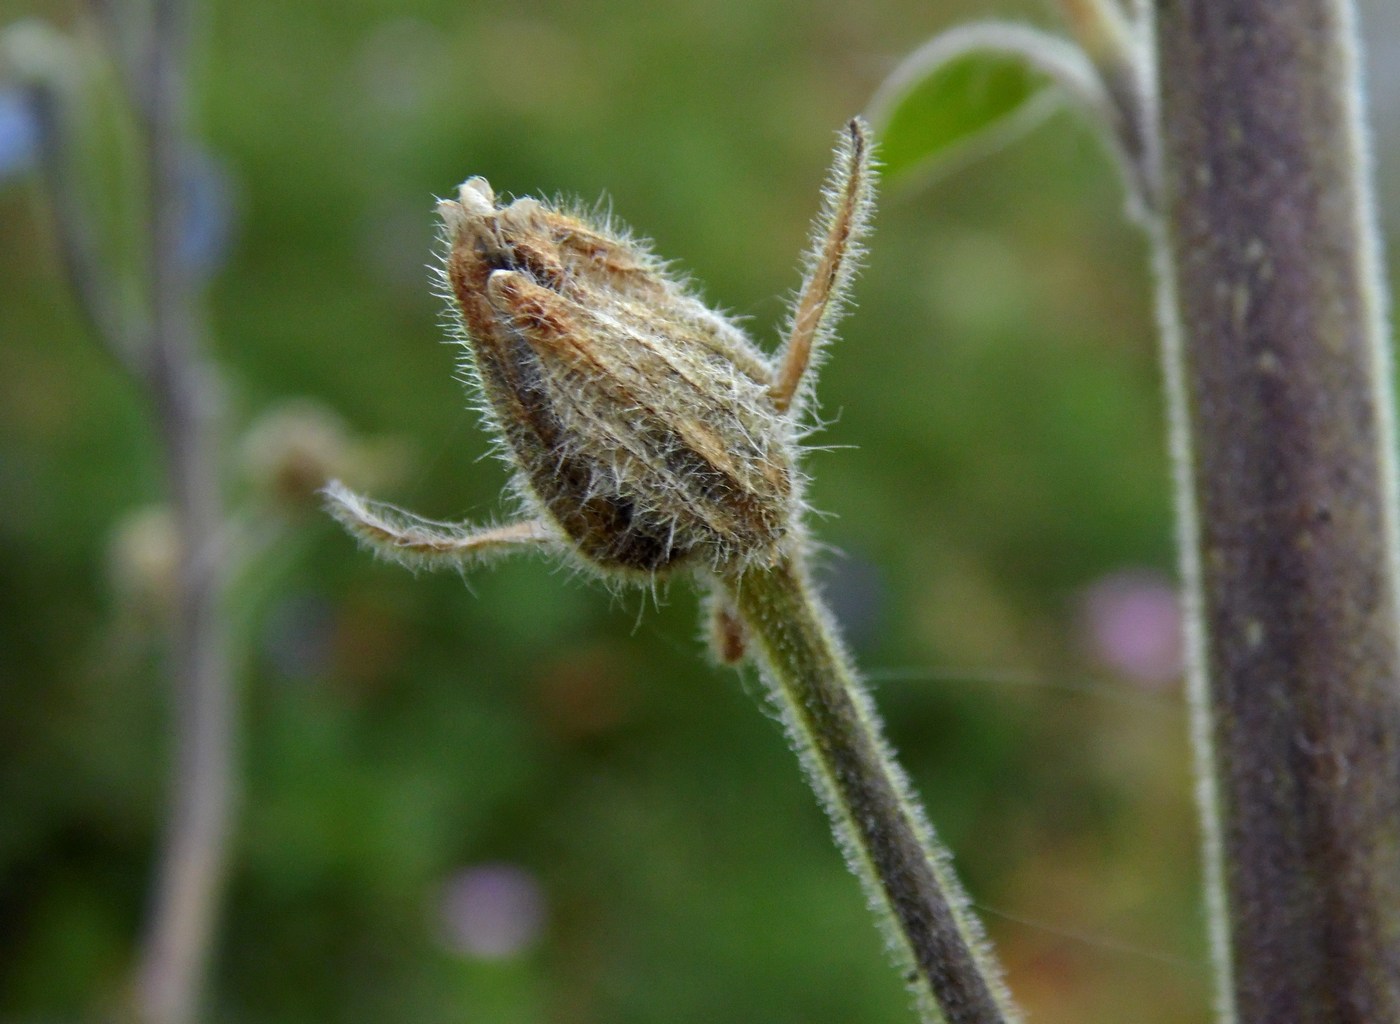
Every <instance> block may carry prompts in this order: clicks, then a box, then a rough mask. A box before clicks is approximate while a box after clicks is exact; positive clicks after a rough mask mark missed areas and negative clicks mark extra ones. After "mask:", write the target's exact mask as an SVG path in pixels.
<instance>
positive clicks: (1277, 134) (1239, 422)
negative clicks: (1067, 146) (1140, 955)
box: [1152, 0, 1400, 1024]
mask: <svg viewBox="0 0 1400 1024" xmlns="http://www.w3.org/2000/svg"><path fill="white" fill-rule="evenodd" d="M1152 9H1153V15H1154V18H1153V20H1154V21H1155V33H1156V39H1155V54H1156V63H1157V80H1158V85H1157V92H1158V96H1159V99H1160V105H1161V122H1160V123H1161V143H1162V150H1161V176H1160V180H1161V183H1162V202H1161V206H1160V213H1161V220H1160V222H1159V224H1158V226H1157V230H1156V233H1155V241H1156V244H1157V262H1158V270H1159V280H1160V282H1161V301H1160V306H1161V313H1162V321H1163V327H1164V332H1165V339H1166V365H1167V374H1168V378H1169V383H1170V391H1171V414H1172V419H1173V431H1174V442H1175V446H1176V461H1177V486H1178V495H1179V501H1178V504H1179V511H1180V515H1181V522H1182V530H1181V533H1182V560H1183V569H1184V576H1185V581H1186V587H1187V591H1188V597H1189V600H1190V602H1191V604H1192V608H1191V619H1192V620H1193V623H1194V630H1193V633H1192V636H1191V637H1190V646H1191V653H1192V658H1191V660H1192V671H1191V682H1192V690H1193V702H1194V714H1195V733H1196V740H1197V750H1198V761H1199V769H1200V771H1199V774H1200V777H1201V779H1202V793H1203V799H1202V804H1203V813H1204V817H1205V825H1206V832H1207V844H1208V851H1207V865H1208V873H1209V875H1210V876H1211V877H1210V886H1211V889H1212V897H1213V904H1214V907H1213V911H1214V912H1213V915H1212V916H1213V921H1214V926H1215V932H1216V934H1215V936H1214V938H1215V944H1216V954H1217V960H1218V962H1219V965H1220V972H1221V992H1220V999H1219V1002H1220V1017H1221V1019H1222V1020H1224V1021H1240V1022H1245V1024H1266V1022H1277V1021H1289V1022H1291V1024H1321V1022H1327V1024H1375V1022H1378V1021H1395V1020H1400V628H1397V598H1396V592H1397V542H1396V520H1397V515H1396V496H1395V482H1396V467H1395V453H1394V445H1395V436H1394V416H1393V397H1392V393H1391V387H1392V385H1391V362H1390V355H1389V350H1388V329H1387V325H1386V316H1387V299H1386V295H1385V290H1384V285H1383V277H1382V270H1381V257H1380V252H1379V245H1378V242H1377V238H1376V228H1375V218H1374V210H1373V203H1372V196H1371V192H1370V166H1369V157H1368V153H1367V149H1366V144H1365V137H1364V134H1363V127H1362V112H1361V101H1360V87H1359V72H1358V66H1357V62H1358V58H1357V52H1356V38H1355V24H1354V14H1353V11H1352V5H1351V3H1350V2H1349V0H1157V2H1155V3H1154V4H1153V5H1152Z"/></svg>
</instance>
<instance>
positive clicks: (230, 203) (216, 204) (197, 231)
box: [180, 149, 239, 281]
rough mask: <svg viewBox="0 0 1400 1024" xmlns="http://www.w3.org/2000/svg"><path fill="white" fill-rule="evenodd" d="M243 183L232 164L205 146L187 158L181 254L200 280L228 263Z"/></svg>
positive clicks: (205, 278) (186, 264) (207, 277)
mask: <svg viewBox="0 0 1400 1024" xmlns="http://www.w3.org/2000/svg"><path fill="white" fill-rule="evenodd" d="M238 198H239V186H238V181H237V179H236V178H235V177H234V175H233V172H232V171H231V170H230V169H229V167H228V165H227V164H226V163H224V162H223V161H222V160H220V159H219V158H218V157H216V156H214V154H212V153H210V152H209V151H208V150H205V149H194V150H192V151H191V152H190V153H189V155H188V156H187V157H186V160H185V183H184V196H183V200H184V204H185V230H184V235H183V237H182V239H181V248H180V257H181V259H182V260H183V261H184V263H185V266H186V267H188V268H189V269H190V272H191V273H192V274H193V275H194V276H195V277H196V278H197V279H198V280H201V281H203V280H208V279H209V278H210V277H212V276H213V275H214V274H216V273H218V271H219V269H220V268H221V267H222V266H223V265H224V261H225V260H226V259H227V257H228V253H229V249H230V248H231V246H232V244H233V237H234V231H235V224H236V219H237V212H238V206H239V202H238Z"/></svg>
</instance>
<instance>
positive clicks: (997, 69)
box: [880, 50, 1054, 177]
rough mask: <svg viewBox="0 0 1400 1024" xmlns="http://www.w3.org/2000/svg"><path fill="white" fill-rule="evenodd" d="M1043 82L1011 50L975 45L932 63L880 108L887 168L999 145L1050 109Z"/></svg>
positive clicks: (892, 170) (902, 169) (894, 171)
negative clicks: (996, 49) (1007, 51)
mask: <svg viewBox="0 0 1400 1024" xmlns="http://www.w3.org/2000/svg"><path fill="white" fill-rule="evenodd" d="M1050 85H1051V80H1050V78H1049V77H1048V76H1047V75H1045V74H1043V73H1042V72H1040V71H1038V70H1036V69H1035V68H1032V67H1031V66H1030V65H1029V64H1028V63H1027V61H1026V59H1025V58H1024V57H1023V56H1021V55H1020V54H1015V53H1004V52H997V51H992V50H975V51H969V52H965V53H961V54H957V55H956V56H953V57H951V58H950V59H948V60H944V61H936V62H932V63H931V67H930V70H929V71H928V73H927V74H926V75H924V76H923V77H921V78H919V79H917V80H916V81H914V82H912V83H910V84H908V85H907V86H905V87H904V89H903V90H902V91H901V92H900V93H898V94H897V98H895V99H894V100H893V102H892V103H890V104H889V106H888V107H887V113H886V114H885V116H884V118H883V127H882V128H881V149H880V156H881V160H882V161H883V163H884V167H885V173H886V175H888V176H889V177H895V176H898V175H902V174H905V173H907V172H909V171H910V170H912V169H914V168H918V167H925V166H927V165H928V164H930V163H933V162H935V161H938V162H942V161H947V160H949V159H950V158H953V157H955V156H960V157H964V158H965V157H967V156H969V155H971V154H970V152H969V151H970V150H972V149H974V148H975V149H976V151H977V152H978V153H981V152H983V151H985V150H986V149H995V148H999V147H1000V146H1003V145H1005V144H1006V143H1008V142H1010V141H1012V140H1014V139H1015V138H1017V137H1019V136H1020V135H1022V134H1023V133H1024V132H1026V131H1029V130H1030V129H1031V128H1033V127H1035V126H1036V125H1038V124H1039V123H1040V122H1041V121H1042V120H1043V119H1044V118H1045V116H1046V115H1047V114H1048V113H1049V112H1050V110H1051V109H1052V107H1053V105H1054V103H1053V101H1054V97H1053V96H1052V95H1050V94H1049V92H1048V89H1049V86H1050Z"/></svg>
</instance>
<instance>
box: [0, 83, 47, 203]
mask: <svg viewBox="0 0 1400 1024" xmlns="http://www.w3.org/2000/svg"><path fill="white" fill-rule="evenodd" d="M38 155H39V122H38V119H37V118H36V117H35V116H34V108H33V107H32V106H31V105H30V103H29V101H28V99H27V98H26V97H25V94H24V92H23V91H22V90H20V89H14V88H9V89H0V182H4V181H5V180H7V179H9V178H14V177H18V176H19V175H21V174H23V173H24V172H26V171H28V170H29V169H30V168H31V167H32V166H34V162H35V160H36V159H37V158H38Z"/></svg>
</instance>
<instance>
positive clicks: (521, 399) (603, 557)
mask: <svg viewBox="0 0 1400 1024" xmlns="http://www.w3.org/2000/svg"><path fill="white" fill-rule="evenodd" d="M438 209H439V212H440V214H441V215H442V218H443V222H444V226H445V235H446V242H447V246H448V250H447V261H446V272H445V277H446V281H447V284H448V286H449V288H450V291H451V297H452V301H453V303H454V306H455V310H456V312H457V313H459V314H460V317H461V324H462V328H463V334H464V336H465V337H464V340H465V342H466V346H467V348H468V350H469V353H470V357H469V359H468V361H467V366H468V370H469V372H470V373H471V374H473V375H474V376H475V378H476V379H477V381H478V383H479V385H480V387H481V391H482V393H483V394H484V396H485V399H486V412H487V414H488V415H489V417H490V418H491V419H492V420H494V421H495V424H496V426H498V427H499V430H500V435H501V436H502V437H503V438H504V447H505V450H506V453H507V454H508V456H509V457H510V460H511V461H512V462H513V464H514V465H515V466H516V468H517V469H518V471H519V479H518V483H519V485H520V490H521V491H522V492H523V493H524V495H525V496H526V498H527V500H528V501H530V502H531V503H532V504H535V505H538V507H539V510H540V511H541V512H542V513H543V514H544V515H545V516H547V517H548V519H550V520H552V521H553V523H554V524H556V525H557V527H558V528H559V530H560V531H561V532H562V533H563V535H564V536H565V537H567V538H568V540H569V541H570V542H571V544H572V546H573V547H574V548H575V549H576V550H577V552H578V554H579V555H581V556H582V557H583V558H584V559H585V560H587V561H589V562H591V563H593V564H594V565H596V566H598V567H600V568H603V569H607V570H613V571H618V570H621V571H624V572H631V573H643V574H655V573H658V572H663V571H665V570H668V569H671V568H675V567H678V566H681V565H686V564H692V565H696V564H698V565H702V566H705V567H708V568H711V569H714V570H717V571H726V570H731V569H738V568H743V567H746V566H748V565H754V564H759V563H762V562H765V561H768V560H771V559H772V558H773V557H774V556H775V553H776V551H777V546H778V544H779V542H780V541H781V540H782V538H783V537H784V536H785V535H786V534H787V533H788V532H789V531H790V530H792V529H794V524H795V521H796V508H797V505H798V503H799V502H798V498H797V490H798V478H797V470H796V467H795V450H796V445H795V439H794V428H793V425H792V420H791V417H789V416H786V415H783V414H782V412H780V411H779V410H778V409H777V408H776V407H775V405H774V403H773V401H772V398H771V396H770V393H769V389H770V381H771V379H772V375H773V370H772V368H771V367H770V366H769V364H768V361H767V360H766V359H765V358H764V357H763V356H762V355H761V354H760V353H759V351H758V350H757V349H756V348H755V347H754V345H753V344H752V342H750V340H749V339H748V338H747V337H746V336H745V334H744V333H743V331H741V330H740V329H739V328H738V327H737V326H735V325H734V324H733V323H731V322H730V321H729V320H728V319H726V318H725V317H723V316H721V315H720V314H718V313H715V312H713V311H712V310H710V309H708V308H707V307H706V306H705V305H704V304H702V303H701V302H700V301H699V300H698V299H696V298H695V297H694V296H692V295H690V294H689V293H688V292H687V291H686V290H685V288H684V287H683V286H682V285H681V284H680V283H679V282H677V281H676V280H675V279H673V278H672V277H671V276H669V275H668V274H667V272H666V270H665V268H664V266H663V265H662V264H661V262H660V261H659V260H657V259H656V258H655V257H653V256H652V255H651V254H650V253H649V252H648V251H647V249H646V248H645V247H644V246H642V245H641V244H639V243H637V242H636V241H633V240H631V239H628V238H626V237H624V236H623V235H622V234H621V233H620V232H618V231H616V230H614V229H613V228H612V227H611V226H609V225H605V224H604V225H599V224H595V223H590V222H589V221H588V220H586V219H584V218H583V217H582V216H579V215H575V214H570V213H566V212H564V211H562V210H560V209H557V208H555V207H553V206H550V205H547V204H544V203H541V202H539V201H537V200H534V199H519V200H516V201H515V202H512V203H510V204H508V205H507V204H499V203H497V201H496V198H495V195H494V193H493V192H492V190H491V187H490V186H489V185H488V184H487V183H486V181H485V180H484V179H482V178H472V179H470V180H468V181H467V182H465V183H464V184H463V185H462V186H461V187H460V189H459V190H458V194H457V198H456V200H455V201H444V202H442V203H441V204H440V205H439V208H438Z"/></svg>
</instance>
